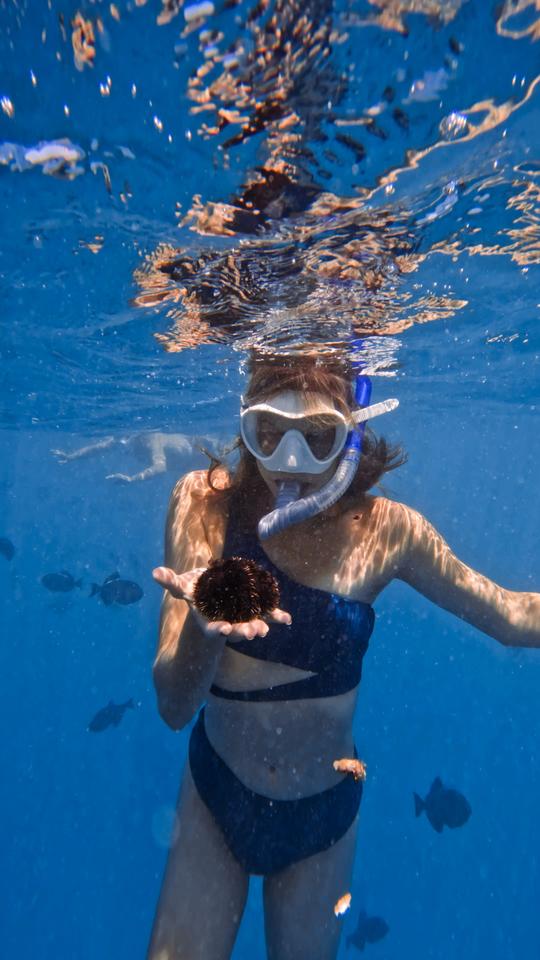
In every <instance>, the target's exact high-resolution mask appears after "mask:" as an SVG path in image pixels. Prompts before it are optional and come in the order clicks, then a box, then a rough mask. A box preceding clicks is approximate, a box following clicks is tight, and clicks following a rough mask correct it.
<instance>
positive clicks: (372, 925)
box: [347, 910, 390, 950]
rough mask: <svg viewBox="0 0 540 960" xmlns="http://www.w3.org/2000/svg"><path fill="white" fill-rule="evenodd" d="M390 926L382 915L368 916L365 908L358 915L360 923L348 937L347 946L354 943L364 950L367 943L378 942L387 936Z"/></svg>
mask: <svg viewBox="0 0 540 960" xmlns="http://www.w3.org/2000/svg"><path fill="white" fill-rule="evenodd" d="M389 929H390V927H389V926H388V924H387V923H386V921H385V920H383V919H382V917H368V915H367V913H366V911H365V910H361V911H360V914H359V916H358V924H357V927H356V930H355V931H354V933H351V934H350V935H349V936H348V937H347V946H350V944H351V943H352V945H353V946H354V947H358V949H359V950H363V949H364V947H365V945H366V943H377V941H378V940H382V939H383V937H385V936H386V934H387V933H388V931H389Z"/></svg>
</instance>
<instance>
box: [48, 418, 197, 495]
mask: <svg viewBox="0 0 540 960" xmlns="http://www.w3.org/2000/svg"><path fill="white" fill-rule="evenodd" d="M199 442H201V443H202V444H203V445H204V444H207V443H208V441H207V440H206V441H203V440H202V439H201V438H197V437H187V436H184V434H182V433H160V432H158V431H156V432H153V433H134V434H128V435H127V436H121V437H104V438H103V439H102V440H96V441H95V442H94V443H89V444H86V445H85V446H83V447H79V448H78V449H77V450H71V451H69V452H68V451H66V450H58V449H54V450H51V453H52V454H53V456H55V457H56V459H57V461H58V463H70V462H71V461H72V460H81V459H83V458H85V457H91V456H94V455H95V454H99V453H102V452H103V451H104V450H110V449H112V448H113V447H121V448H123V449H125V450H126V451H129V452H130V453H133V454H134V455H135V456H136V457H138V458H139V459H143V460H148V459H149V460H150V463H149V465H148V466H147V467H145V468H144V470H140V471H139V472H138V473H134V474H127V473H109V474H108V475H107V477H106V479H107V480H113V481H115V482H116V483H133V482H136V481H139V480H150V479H151V478H152V477H157V476H158V475H159V474H161V473H165V472H166V471H167V470H174V469H175V468H176V469H178V466H179V463H178V461H179V460H180V458H182V459H184V458H185V456H186V454H190V453H193V450H194V448H195V447H196V446H197V444H198V443H199Z"/></svg>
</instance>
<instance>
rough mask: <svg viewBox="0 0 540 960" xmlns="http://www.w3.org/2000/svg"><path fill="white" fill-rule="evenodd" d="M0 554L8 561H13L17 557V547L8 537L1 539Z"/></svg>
mask: <svg viewBox="0 0 540 960" xmlns="http://www.w3.org/2000/svg"><path fill="white" fill-rule="evenodd" d="M0 553H1V554H2V556H3V557H5V558H6V560H13V557H14V556H15V547H14V546H13V544H12V542H11V540H8V538H7V537H0Z"/></svg>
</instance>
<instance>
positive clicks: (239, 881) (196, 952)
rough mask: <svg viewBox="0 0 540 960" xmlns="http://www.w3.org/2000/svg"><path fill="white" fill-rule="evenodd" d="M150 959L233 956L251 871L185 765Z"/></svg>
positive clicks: (207, 959)
mask: <svg viewBox="0 0 540 960" xmlns="http://www.w3.org/2000/svg"><path fill="white" fill-rule="evenodd" d="M178 822H179V833H178V838H177V840H176V842H175V843H174V844H173V846H172V847H171V850H170V852H169V857H168V860H167V868H166V871H165V877H164V880H163V885H162V888H161V893H160V897H159V902H158V906H157V910H156V916H155V918H154V926H153V929H152V936H151V940H150V947H149V950H148V955H147V960H228V958H229V957H230V955H231V952H232V949H233V946H234V941H235V939H236V934H237V931H238V927H239V925H240V920H241V918H242V913H243V911H244V906H245V903H246V897H247V890H248V875H247V874H246V873H245V871H244V870H243V869H242V867H241V866H240V865H239V864H238V862H237V861H236V860H235V858H234V857H233V855H232V853H231V851H230V850H229V848H228V847H227V845H226V843H225V840H224V838H223V834H222V833H221V830H220V829H219V827H218V826H217V824H216V823H215V822H214V819H213V817H212V815H211V814H210V812H209V810H208V809H207V807H206V806H205V805H204V803H203V801H202V800H201V798H200V797H199V794H198V793H197V789H196V787H195V784H194V783H193V779H192V776H191V772H190V769H189V764H186V769H185V773H184V780H183V783H182V789H181V792H180V799H179V803H178Z"/></svg>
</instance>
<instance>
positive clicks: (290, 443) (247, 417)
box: [240, 390, 398, 476]
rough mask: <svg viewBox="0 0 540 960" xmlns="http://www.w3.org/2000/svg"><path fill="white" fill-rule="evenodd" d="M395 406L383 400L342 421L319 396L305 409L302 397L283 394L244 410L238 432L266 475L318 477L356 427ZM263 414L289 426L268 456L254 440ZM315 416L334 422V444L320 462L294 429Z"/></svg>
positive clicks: (340, 415) (304, 400) (301, 435)
mask: <svg viewBox="0 0 540 960" xmlns="http://www.w3.org/2000/svg"><path fill="white" fill-rule="evenodd" d="M397 406H398V401H397V400H393V399H391V400H383V401H381V402H380V403H376V404H372V405H371V406H368V407H363V408H362V409H360V410H357V411H355V412H354V413H352V414H350V415H349V416H348V417H346V416H344V414H342V413H341V412H340V411H339V410H337V409H336V408H335V407H334V406H333V405H332V403H331V402H329V401H328V400H327V399H326V398H325V397H324V396H322V395H316V396H315V397H314V398H313V401H312V402H311V403H310V404H309V405H308V404H307V403H306V398H305V395H304V394H302V393H300V392H297V391H293V390H287V391H284V392H283V393H280V394H278V395H277V396H275V397H273V398H272V399H271V400H268V401H266V402H262V403H255V404H252V405H250V406H244V407H243V408H242V410H241V414H240V432H241V436H242V440H243V442H244V444H245V446H246V447H247V449H248V450H249V452H250V453H251V454H252V455H253V456H254V457H255V459H256V460H257V461H258V462H259V463H260V464H262V466H263V467H264V468H265V469H266V470H268V471H269V472H272V473H280V474H287V475H289V476H290V475H295V474H310V475H311V474H313V475H318V474H321V473H324V471H325V470H327V469H328V468H329V467H330V466H331V464H332V463H333V462H334V461H335V460H336V458H337V457H338V456H339V454H340V453H341V452H342V450H343V448H344V447H345V444H346V442H347V437H348V435H349V434H350V432H351V430H354V429H355V427H356V425H357V424H358V423H361V422H362V421H364V420H369V419H371V418H372V417H375V416H379V415H380V414H382V413H386V412H387V411H389V410H393V409H394V408H395V407H397ZM264 414H267V415H269V416H270V417H277V418H278V419H279V421H281V422H283V420H285V421H290V424H291V426H290V428H289V429H288V430H287V429H286V430H283V433H282V437H281V439H280V440H279V442H278V443H277V444H276V446H275V448H274V449H273V450H272V452H271V453H270V454H266V455H265V454H264V451H263V450H262V449H261V446H260V444H259V442H258V438H257V421H258V418H259V417H260V416H261V415H264ZM317 416H320V417H324V418H325V420H326V419H327V418H328V419H329V420H330V421H332V420H333V421H335V437H334V442H333V443H332V446H331V448H330V450H329V452H328V454H327V455H326V456H325V457H323V458H320V457H317V456H316V455H315V454H314V452H313V450H312V449H311V447H310V445H309V443H308V441H307V440H306V437H305V436H304V434H303V433H302V431H301V430H300V429H298V427H299V426H300V422H301V421H304V422H305V421H306V420H310V419H312V418H313V417H317ZM295 425H296V426H295Z"/></svg>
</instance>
